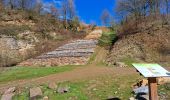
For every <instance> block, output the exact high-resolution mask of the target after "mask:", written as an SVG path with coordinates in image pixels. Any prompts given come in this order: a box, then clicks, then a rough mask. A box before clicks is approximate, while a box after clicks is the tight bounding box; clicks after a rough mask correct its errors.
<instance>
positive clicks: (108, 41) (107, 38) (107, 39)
mask: <svg viewBox="0 0 170 100" xmlns="http://www.w3.org/2000/svg"><path fill="white" fill-rule="evenodd" d="M116 39H117V36H116V34H115V33H114V32H104V33H103V34H102V36H101V38H100V39H99V45H100V46H103V47H108V46H111V45H112V44H113V43H114V42H115V41H116Z"/></svg>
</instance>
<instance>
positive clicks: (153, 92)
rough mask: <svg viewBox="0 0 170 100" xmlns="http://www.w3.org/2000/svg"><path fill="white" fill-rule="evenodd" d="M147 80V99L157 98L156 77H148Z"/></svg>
mask: <svg viewBox="0 0 170 100" xmlns="http://www.w3.org/2000/svg"><path fill="white" fill-rule="evenodd" d="M148 82H149V100H158V88H157V81H156V77H151V78H148Z"/></svg>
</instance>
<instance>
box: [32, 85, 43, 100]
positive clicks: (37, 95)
mask: <svg viewBox="0 0 170 100" xmlns="http://www.w3.org/2000/svg"><path fill="white" fill-rule="evenodd" d="M40 97H42V91H41V88H39V87H35V88H31V89H30V100H36V98H40Z"/></svg>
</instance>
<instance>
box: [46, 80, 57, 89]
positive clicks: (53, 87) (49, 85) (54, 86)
mask: <svg viewBox="0 0 170 100" xmlns="http://www.w3.org/2000/svg"><path fill="white" fill-rule="evenodd" d="M48 88H49V89H52V90H57V85H56V83H55V82H50V83H49V84H48Z"/></svg>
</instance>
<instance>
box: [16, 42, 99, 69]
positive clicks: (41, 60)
mask: <svg viewBox="0 0 170 100" xmlns="http://www.w3.org/2000/svg"><path fill="white" fill-rule="evenodd" d="M96 45H97V41H96V40H76V41H71V42H70V43H68V44H65V45H63V46H61V47H59V48H57V49H56V50H54V51H52V52H48V53H46V54H43V55H40V56H38V57H36V58H34V59H29V60H27V61H24V62H22V63H20V64H19V65H21V66H59V65H84V64H86V63H87V62H88V60H89V58H90V56H91V55H92V54H93V53H94V50H95V47H96Z"/></svg>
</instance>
